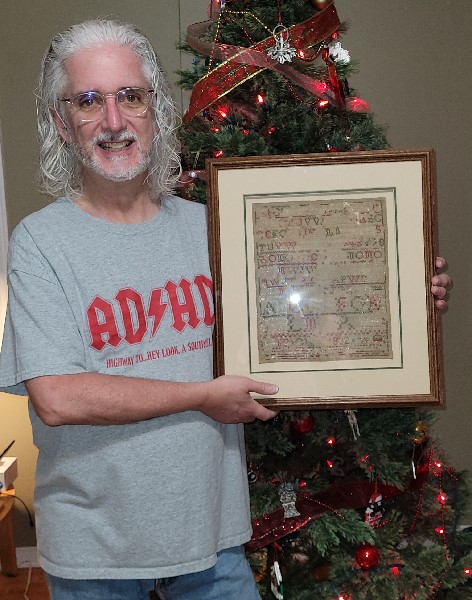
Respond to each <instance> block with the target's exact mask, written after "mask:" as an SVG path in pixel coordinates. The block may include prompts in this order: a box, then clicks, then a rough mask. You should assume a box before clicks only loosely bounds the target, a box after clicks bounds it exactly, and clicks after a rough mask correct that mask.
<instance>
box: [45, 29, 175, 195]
mask: <svg viewBox="0 0 472 600" xmlns="http://www.w3.org/2000/svg"><path fill="white" fill-rule="evenodd" d="M106 43H111V44H116V45H120V46H129V47H130V48H131V50H132V51H133V52H135V54H136V55H137V56H138V58H139V59H140V60H141V62H142V65H143V72H144V76H145V77H146V78H147V79H148V81H149V85H150V87H151V88H152V89H154V90H155V93H154V95H153V103H152V106H153V108H154V110H153V111H152V115H153V118H154V133H155V137H154V140H153V142H152V148H151V162H150V164H151V169H150V171H149V174H148V177H147V181H148V184H149V187H150V190H151V195H152V198H153V199H154V200H157V199H158V198H159V196H160V195H161V194H165V193H171V192H172V191H173V189H174V187H175V184H176V182H177V180H178V178H179V175H180V160H179V143H178V141H177V137H176V129H177V124H178V123H179V116H178V113H177V110H176V107H175V105H174V102H173V100H172V97H171V93H170V89H169V85H168V83H167V80H166V77H165V75H164V72H163V69H162V66H161V64H160V62H159V60H158V58H157V56H156V53H155V52H154V49H153V47H152V46H151V43H150V41H149V40H148V39H147V38H146V37H145V36H144V35H143V34H142V33H141V32H140V31H139V30H138V29H137V28H136V27H135V26H134V25H131V24H129V23H119V22H118V21H109V20H102V19H95V20H91V21H84V22H83V23H79V24H77V25H73V26H72V27H70V28H69V29H67V30H66V31H64V32H62V33H59V34H58V35H56V36H55V37H54V38H53V39H52V41H51V45H50V47H49V50H48V51H47V52H46V54H45V55H44V58H43V62H42V69H41V75H40V78H39V83H38V88H37V90H36V96H37V99H36V109H37V114H38V133H39V142H40V157H39V165H40V172H39V185H40V187H41V189H42V191H44V192H46V193H47V194H51V195H52V196H58V195H61V194H65V195H69V196H71V197H72V198H75V197H77V196H79V195H80V194H81V192H82V177H81V169H80V164H79V162H78V160H77V158H76V156H75V154H74V152H73V150H72V149H71V148H70V147H69V146H68V145H67V144H66V143H65V142H64V141H63V140H62V138H61V137H60V135H59V133H58V131H57V128H56V125H55V123H54V120H53V117H52V114H51V111H53V110H54V111H56V112H58V113H59V114H60V116H61V117H62V118H63V119H64V118H65V114H64V111H63V108H62V106H60V104H61V103H60V102H59V99H60V97H61V95H62V94H63V93H64V91H65V87H66V85H67V77H66V73H65V69H64V63H65V61H66V60H67V59H68V58H69V57H70V56H72V55H74V54H75V53H76V52H78V51H80V50H83V49H88V48H93V47H95V46H99V45H102V44H106Z"/></svg>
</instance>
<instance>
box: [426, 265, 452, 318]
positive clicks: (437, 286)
mask: <svg viewBox="0 0 472 600" xmlns="http://www.w3.org/2000/svg"><path fill="white" fill-rule="evenodd" d="M435 266H436V269H437V274H436V275H434V276H433V277H432V278H431V293H432V294H433V296H434V304H435V306H436V308H438V309H439V310H446V309H447V300H448V294H449V290H450V289H452V279H451V278H450V277H449V275H448V274H447V273H446V270H447V262H446V261H445V259H444V258H442V257H440V256H438V257H437V258H436V262H435Z"/></svg>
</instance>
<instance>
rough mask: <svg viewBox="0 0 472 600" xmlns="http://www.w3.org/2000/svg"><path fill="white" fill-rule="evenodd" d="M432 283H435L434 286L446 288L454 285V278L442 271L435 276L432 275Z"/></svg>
mask: <svg viewBox="0 0 472 600" xmlns="http://www.w3.org/2000/svg"><path fill="white" fill-rule="evenodd" d="M431 283H432V284H433V286H437V287H442V288H446V289H449V288H451V287H452V279H451V278H450V277H449V275H446V274H445V273H442V274H441V275H435V276H434V277H432V278H431Z"/></svg>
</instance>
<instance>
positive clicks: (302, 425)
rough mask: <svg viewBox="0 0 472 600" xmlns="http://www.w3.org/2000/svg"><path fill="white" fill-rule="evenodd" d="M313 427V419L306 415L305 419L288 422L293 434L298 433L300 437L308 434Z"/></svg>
mask: <svg viewBox="0 0 472 600" xmlns="http://www.w3.org/2000/svg"><path fill="white" fill-rule="evenodd" d="M314 426H315V419H314V418H313V417H312V416H311V415H308V417H306V418H305V419H296V420H295V421H290V428H291V429H292V431H293V432H294V433H298V434H300V435H305V434H307V433H310V431H312V430H313V427H314Z"/></svg>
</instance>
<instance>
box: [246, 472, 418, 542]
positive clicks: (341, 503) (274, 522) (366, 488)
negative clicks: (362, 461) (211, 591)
mask: <svg viewBox="0 0 472 600" xmlns="http://www.w3.org/2000/svg"><path fill="white" fill-rule="evenodd" d="M428 475H429V467H428V465H425V466H423V467H422V468H421V469H418V471H417V477H416V479H414V480H412V482H411V483H410V485H409V487H408V488H406V489H405V490H401V489H399V488H397V487H394V486H392V485H385V484H375V485H377V491H378V492H379V493H380V494H382V497H383V499H384V500H388V499H389V498H393V497H395V496H401V495H403V494H406V493H410V492H415V491H418V490H421V489H422V488H423V487H424V485H425V484H426V480H427V478H428ZM373 486H374V484H372V483H371V482H369V481H354V482H350V483H343V484H339V485H334V486H332V487H330V488H328V489H327V490H323V491H322V492H319V493H318V494H307V493H306V492H303V491H302V492H299V494H298V498H297V502H296V506H297V510H298V512H299V513H300V516H299V517H292V518H289V519H286V518H285V517H284V509H283V507H280V508H277V509H276V510H274V511H273V512H271V513H268V514H267V515H264V516H262V517H259V518H257V519H254V520H253V521H252V529H253V534H252V538H251V540H250V541H249V542H248V543H247V544H246V550H248V552H254V551H255V550H258V549H260V548H264V547H265V546H267V545H268V544H271V543H273V542H275V541H276V540H278V539H280V538H283V537H285V536H286V535H289V534H290V533H293V532H294V531H298V530H299V529H301V528H302V527H304V526H305V525H306V524H307V523H309V522H310V521H312V520H313V519H316V518H317V517H320V516H321V515H322V514H324V513H326V512H328V511H332V512H336V511H337V510H340V509H357V508H363V507H365V506H367V505H368V503H369V499H370V495H371V494H372V490H373Z"/></svg>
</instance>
